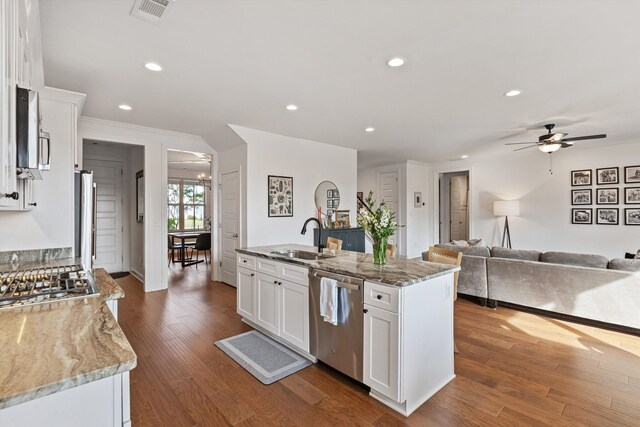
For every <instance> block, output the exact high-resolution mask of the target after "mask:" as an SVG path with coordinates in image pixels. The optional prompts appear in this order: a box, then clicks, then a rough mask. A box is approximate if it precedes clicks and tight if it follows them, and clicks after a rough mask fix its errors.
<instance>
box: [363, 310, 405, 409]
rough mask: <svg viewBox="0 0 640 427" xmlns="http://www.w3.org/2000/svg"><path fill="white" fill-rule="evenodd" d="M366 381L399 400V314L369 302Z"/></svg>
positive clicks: (364, 377)
mask: <svg viewBox="0 0 640 427" xmlns="http://www.w3.org/2000/svg"><path fill="white" fill-rule="evenodd" d="M364 308H365V310H366V312H365V314H364V363H363V368H364V376H363V382H364V383H365V384H366V385H368V386H369V387H371V389H372V390H375V391H376V392H378V393H379V394H381V395H383V396H386V397H388V398H389V399H392V400H394V401H396V402H398V401H399V399H400V384H399V378H400V363H399V351H400V317H399V315H398V314H395V313H391V312H390V311H387V310H382V309H379V308H376V307H372V306H370V305H365V306H364Z"/></svg>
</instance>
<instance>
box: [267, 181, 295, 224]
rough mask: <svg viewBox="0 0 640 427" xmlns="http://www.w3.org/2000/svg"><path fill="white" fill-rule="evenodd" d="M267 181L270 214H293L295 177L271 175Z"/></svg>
mask: <svg viewBox="0 0 640 427" xmlns="http://www.w3.org/2000/svg"><path fill="white" fill-rule="evenodd" d="M267 183H268V186H267V187H268V192H269V206H268V213H269V216H270V217H286V216H293V177H290V176H276V175H269V176H268V177H267Z"/></svg>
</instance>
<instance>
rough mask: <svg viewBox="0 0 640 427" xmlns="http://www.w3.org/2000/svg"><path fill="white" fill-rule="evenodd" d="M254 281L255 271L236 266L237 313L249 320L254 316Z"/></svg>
mask: <svg viewBox="0 0 640 427" xmlns="http://www.w3.org/2000/svg"><path fill="white" fill-rule="evenodd" d="M255 281H256V273H255V271H253V270H249V269H248V268H244V267H238V289H237V291H236V292H237V295H236V299H237V307H238V314H239V315H240V316H242V317H244V318H245V319H249V320H253V318H254V306H255V304H254V301H255V298H256V297H255Z"/></svg>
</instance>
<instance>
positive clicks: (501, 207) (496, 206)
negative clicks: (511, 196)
mask: <svg viewBox="0 0 640 427" xmlns="http://www.w3.org/2000/svg"><path fill="white" fill-rule="evenodd" d="M493 214H494V215H495V216H519V215H520V200H496V201H495V202H493Z"/></svg>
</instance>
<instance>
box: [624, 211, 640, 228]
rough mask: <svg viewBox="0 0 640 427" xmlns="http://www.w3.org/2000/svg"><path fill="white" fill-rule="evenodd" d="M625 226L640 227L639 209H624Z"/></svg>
mask: <svg viewBox="0 0 640 427" xmlns="http://www.w3.org/2000/svg"><path fill="white" fill-rule="evenodd" d="M624 223H625V225H640V209H635V208H634V209H632V208H626V209H625V210H624Z"/></svg>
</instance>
